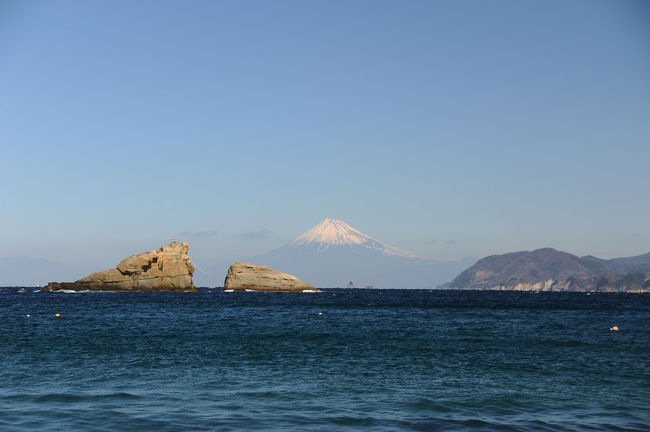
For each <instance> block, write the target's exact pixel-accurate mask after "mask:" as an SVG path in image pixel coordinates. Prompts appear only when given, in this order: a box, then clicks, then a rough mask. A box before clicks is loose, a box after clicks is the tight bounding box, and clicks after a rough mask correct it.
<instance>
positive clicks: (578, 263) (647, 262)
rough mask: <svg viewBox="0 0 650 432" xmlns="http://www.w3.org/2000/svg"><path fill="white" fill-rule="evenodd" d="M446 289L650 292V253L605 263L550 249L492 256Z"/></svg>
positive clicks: (466, 271)
mask: <svg viewBox="0 0 650 432" xmlns="http://www.w3.org/2000/svg"><path fill="white" fill-rule="evenodd" d="M446 287H448V288H460V289H472V290H512V291H600V292H648V291H650V254H646V255H640V256H637V257H629V258H616V259H610V260H604V259H600V258H596V257H594V256H585V257H577V256H575V255H571V254H568V253H566V252H561V251H558V250H555V249H551V248H545V249H537V250H534V251H532V252H513V253H507V254H504V255H492V256H489V257H486V258H483V259H481V260H479V261H478V262H477V263H476V264H474V265H473V266H472V267H470V268H468V269H467V270H465V271H464V272H462V273H461V274H460V275H459V276H458V277H457V278H456V279H454V280H453V282H451V283H450V284H449V285H448V286H446Z"/></svg>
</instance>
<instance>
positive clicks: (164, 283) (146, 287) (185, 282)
mask: <svg viewBox="0 0 650 432" xmlns="http://www.w3.org/2000/svg"><path fill="white" fill-rule="evenodd" d="M188 249H189V245H188V244H187V243H180V242H172V243H170V244H168V245H166V246H161V247H159V248H157V249H154V250H152V251H149V252H144V253H141V254H137V255H131V256H130V257H128V258H126V259H124V260H122V261H121V262H120V263H119V264H118V265H117V267H115V268H112V269H108V270H103V271H99V272H95V273H92V274H90V275H89V276H86V277H85V278H83V279H79V280H78V281H76V282H50V283H49V284H47V286H46V287H45V288H43V291H58V290H74V291H88V290H90V291H132V292H135V291H196V288H195V287H194V282H193V281H192V274H193V273H194V266H192V263H191V262H190V257H189V255H188V253H187V252H188Z"/></svg>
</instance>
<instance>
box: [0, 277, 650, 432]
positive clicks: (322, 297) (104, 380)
mask: <svg viewBox="0 0 650 432" xmlns="http://www.w3.org/2000/svg"><path fill="white" fill-rule="evenodd" d="M55 314H60V317H59V318H56V317H55ZM0 319H1V321H0V326H1V327H0V328H1V331H0V430H1V431H251V430H254V431H553V432H557V431H646V432H647V431H650V295H648V294H603V293H591V294H587V293H532V292H481V291H440V290H407V289H403V290H388V289H387V290H377V289H326V290H323V292H320V293H263V292H224V291H223V290H222V289H199V292H197V293H167V292H161V293H115V292H86V293H64V292H55V293H47V292H39V291H38V289H37V288H0ZM614 326H616V327H618V328H619V330H618V331H615V330H610V329H611V328H613V327H614Z"/></svg>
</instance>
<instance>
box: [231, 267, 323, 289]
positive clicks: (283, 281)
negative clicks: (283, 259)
mask: <svg viewBox="0 0 650 432" xmlns="http://www.w3.org/2000/svg"><path fill="white" fill-rule="evenodd" d="M224 290H234V291H245V290H252V291H292V292H302V291H318V290H316V289H315V288H314V287H313V286H311V285H309V284H308V283H305V282H303V281H301V280H300V279H298V278H297V277H295V276H291V275H290V274H287V273H281V272H279V271H275V270H273V269H271V268H269V267H266V266H258V265H255V264H251V263H246V262H236V263H234V264H233V265H231V266H230V268H229V269H228V274H227V275H226V281H225V282H224Z"/></svg>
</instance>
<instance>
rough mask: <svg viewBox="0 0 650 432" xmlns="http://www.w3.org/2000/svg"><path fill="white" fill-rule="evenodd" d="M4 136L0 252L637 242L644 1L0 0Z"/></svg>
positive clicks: (612, 250)
mask: <svg viewBox="0 0 650 432" xmlns="http://www.w3.org/2000/svg"><path fill="white" fill-rule="evenodd" d="M0 150H1V156H0V157H1V161H2V170H1V172H0V207H1V211H0V230H1V231H0V234H2V237H3V240H4V245H5V246H4V248H3V250H2V252H0V257H1V256H5V257H6V256H15V255H19V256H27V257H34V258H36V257H42V258H48V259H53V260H58V261H59V262H66V263H68V264H72V263H85V264H87V265H89V266H98V267H99V268H102V267H110V266H112V265H114V264H116V262H117V261H119V259H121V258H123V257H124V256H126V255H129V254H131V253H135V252H140V251H143V250H146V249H151V248H153V247H155V246H158V245H160V244H163V243H166V242H167V240H168V238H169V237H171V236H174V235H175V236H177V237H179V238H180V239H182V240H186V241H189V242H190V243H191V245H192V246H191V247H192V249H191V253H192V256H193V259H194V257H195V256H196V260H198V261H200V262H202V263H205V262H208V261H210V260H211V259H226V260H228V259H231V258H232V259H235V258H237V259H239V258H244V257H250V256H254V255H257V254H259V253H262V252H266V251H267V250H269V249H272V248H274V247H277V246H280V245H282V244H283V243H285V242H287V241H289V240H291V239H293V238H294V237H296V236H297V235H298V234H300V233H302V232H303V231H305V230H307V229H308V228H310V227H311V226H312V225H315V224H316V223H318V222H319V221H320V220H322V219H323V218H326V217H333V218H339V219H342V220H345V221H346V222H348V223H349V224H351V225H352V226H354V227H356V228H357V229H360V230H361V231H364V232H366V233H368V234H370V235H373V236H375V237H377V238H379V239H381V240H384V241H386V242H388V243H391V244H394V245H395V246H398V247H400V248H402V249H406V250H409V251H412V252H415V253H416V254H418V255H423V256H428V257H431V258H435V259H457V258H461V257H464V256H475V257H481V256H484V255H488V254H492V253H502V252H506V251H513V250H522V249H534V248H538V247H544V246H551V247H555V248H558V249H562V250H566V251H568V252H572V253H576V254H580V255H582V254H588V253H590V254H594V255H597V256H601V257H605V258H606V257H614V256H629V255H636V254H640V253H645V252H648V251H650V230H649V228H650V223H649V221H650V4H649V3H648V2H646V1H625V0H621V1H597V0H586V1H578V0H576V1H569V2H567V1H514V0H512V1H345V2H336V1H322V2H316V1H295V2H293V1H292V2H287V1H230V2H219V1H205V2H201V1H189V2H188V1H175V2H170V1H104V2H96V1H90V2H89V1H56V2H52V1H23V0H21V1H15V2H12V1H1V2H0ZM99 268H97V269H99Z"/></svg>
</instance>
